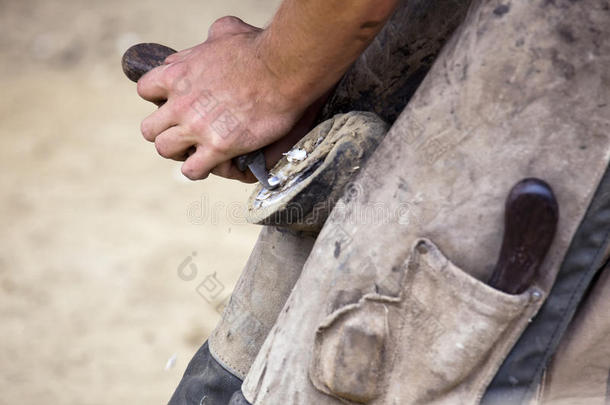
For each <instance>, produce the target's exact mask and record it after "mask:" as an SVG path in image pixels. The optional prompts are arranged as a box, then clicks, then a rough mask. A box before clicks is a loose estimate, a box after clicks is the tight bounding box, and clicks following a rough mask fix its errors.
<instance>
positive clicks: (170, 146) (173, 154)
mask: <svg viewBox="0 0 610 405" xmlns="http://www.w3.org/2000/svg"><path fill="white" fill-rule="evenodd" d="M193 145H195V139H194V138H192V137H190V136H188V135H187V134H185V131H184V130H183V129H182V127H180V126H175V127H171V128H169V129H168V130H167V131H164V132H163V133H162V134H160V135H159V136H157V137H156V138H155V148H156V149H157V153H159V155H161V156H163V157H164V158H166V159H172V160H178V161H184V160H186V159H187V158H188V157H189V152H190V151H191V148H194V146H193Z"/></svg>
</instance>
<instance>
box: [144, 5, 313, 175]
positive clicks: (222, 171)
mask: <svg viewBox="0 0 610 405" xmlns="http://www.w3.org/2000/svg"><path fill="white" fill-rule="evenodd" d="M262 32H263V31H262V30H261V29H259V28H256V27H253V26H251V25H248V24H246V23H244V22H243V21H241V20H240V19H238V18H236V17H224V18H221V19H220V20H218V21H216V22H215V23H214V24H213V25H212V26H211V28H210V31H209V35H208V39H207V40H206V41H205V42H204V43H202V44H200V45H197V46H195V47H193V48H190V49H187V50H184V51H181V52H178V53H176V54H174V55H171V56H169V57H168V58H167V59H166V60H165V64H164V65H162V66H160V67H158V68H156V69H153V70H152V71H150V72H149V73H147V74H146V75H145V76H143V77H142V78H141V79H140V80H139V81H138V94H139V95H140V96H141V97H142V98H144V99H146V100H149V101H152V102H155V103H157V104H161V106H160V107H159V109H158V110H157V111H155V112H154V113H153V114H152V115H150V116H149V117H147V118H146V119H145V120H144V121H143V122H142V134H143V135H144V138H146V139H147V140H148V141H150V142H154V143H155V147H156V149H157V151H158V153H159V154H160V155H161V156H163V157H166V158H169V159H174V160H179V161H184V163H183V165H182V173H183V174H184V175H185V176H186V177H188V178H189V179H191V180H198V179H204V178H206V177H207V176H208V175H209V173H214V174H217V175H219V176H222V177H227V178H234V179H239V180H242V181H254V180H255V179H254V177H253V176H252V175H251V173H242V172H240V171H239V170H238V169H237V167H236V166H235V165H234V164H233V163H232V162H231V159H232V158H233V157H235V156H238V155H242V154H244V153H247V152H251V151H253V150H256V149H259V148H261V147H263V146H266V145H269V144H272V143H274V142H276V141H278V140H279V139H280V138H283V137H284V136H285V135H287V134H289V136H286V137H284V138H283V139H282V140H281V141H280V142H277V143H275V144H274V145H273V147H271V148H269V150H268V153H266V155H267V160H268V164H272V163H274V162H273V161H277V159H279V157H280V156H281V152H283V151H285V150H287V149H288V148H289V147H290V146H292V144H294V143H295V142H296V141H298V139H300V137H302V136H303V135H304V134H305V133H306V132H307V130H309V127H310V126H311V123H312V122H313V119H314V118H315V115H316V112H317V108H319V106H320V105H321V102H318V103H313V105H312V106H311V107H310V104H312V102H313V101H314V100H311V99H310V98H308V97H307V96H306V95H303V94H298V95H295V94H294V92H293V91H292V90H291V84H290V82H289V80H286V79H287V78H286V77H278V75H276V74H274V72H272V71H271V70H270V69H269V68H268V66H267V64H266V63H265V61H264V60H262V58H261V56H260V53H259V52H258V49H259V47H260V46H261V44H260V38H261V35H260V34H261V33H262ZM308 107H309V109H308ZM306 110H307V113H306V114H305V112H306ZM301 118H303V119H301ZM299 120H301V122H299ZM297 123H298V125H296V124H297ZM293 128H294V131H292V132H291V130H292V129H293ZM270 160H271V161H270Z"/></svg>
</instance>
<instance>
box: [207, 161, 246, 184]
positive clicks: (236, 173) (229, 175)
mask: <svg viewBox="0 0 610 405" xmlns="http://www.w3.org/2000/svg"><path fill="white" fill-rule="evenodd" d="M211 173H212V174H213V175H215V176H220V177H224V178H225V179H233V180H239V181H241V182H244V183H255V182H256V181H257V180H256V177H254V175H253V174H252V172H250V170H246V171H245V172H242V171H241V170H239V169H238V168H237V166H235V165H234V164H233V162H232V161H231V160H227V161H225V162H222V163H221V164H219V165H218V166H216V167H215V168H213V169H212V171H211Z"/></svg>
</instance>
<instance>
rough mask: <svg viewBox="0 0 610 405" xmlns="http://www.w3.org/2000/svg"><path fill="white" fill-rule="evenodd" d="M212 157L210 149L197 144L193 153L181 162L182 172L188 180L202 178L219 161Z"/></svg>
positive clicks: (205, 176) (207, 174)
mask: <svg viewBox="0 0 610 405" xmlns="http://www.w3.org/2000/svg"><path fill="white" fill-rule="evenodd" d="M213 159H214V156H213V153H212V152H211V151H210V149H208V148H204V147H202V146H201V145H197V149H196V151H195V153H193V154H192V155H191V156H190V157H189V158H188V159H186V161H185V162H184V163H183V164H182V174H183V175H184V176H185V177H187V178H188V179H190V180H203V179H205V178H207V177H208V176H209V175H210V172H211V171H212V169H213V168H214V167H215V166H217V165H218V164H219V163H220V162H218V161H217V160H216V161H215V160H213Z"/></svg>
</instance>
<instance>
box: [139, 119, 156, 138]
mask: <svg viewBox="0 0 610 405" xmlns="http://www.w3.org/2000/svg"><path fill="white" fill-rule="evenodd" d="M140 132H142V136H144V139H146V140H147V141H151V142H152V141H153V140H154V138H155V134H154V131H153V128H152V125H151V124H150V120H148V119H145V120H144V121H142V123H141V124H140Z"/></svg>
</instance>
